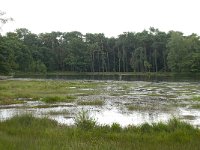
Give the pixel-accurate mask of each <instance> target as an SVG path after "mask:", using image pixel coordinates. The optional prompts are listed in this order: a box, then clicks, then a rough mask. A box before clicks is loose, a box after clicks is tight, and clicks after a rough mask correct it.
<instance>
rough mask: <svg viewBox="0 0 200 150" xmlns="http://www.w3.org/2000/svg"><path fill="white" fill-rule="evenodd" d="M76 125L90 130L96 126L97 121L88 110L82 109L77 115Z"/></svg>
mask: <svg viewBox="0 0 200 150" xmlns="http://www.w3.org/2000/svg"><path fill="white" fill-rule="evenodd" d="M75 125H76V126H77V127H78V128H81V129H84V130H89V129H93V128H94V127H95V126H96V121H95V120H94V119H93V118H91V117H90V116H89V112H88V111H84V110H82V111H80V112H79V113H78V114H77V115H76V117H75Z"/></svg>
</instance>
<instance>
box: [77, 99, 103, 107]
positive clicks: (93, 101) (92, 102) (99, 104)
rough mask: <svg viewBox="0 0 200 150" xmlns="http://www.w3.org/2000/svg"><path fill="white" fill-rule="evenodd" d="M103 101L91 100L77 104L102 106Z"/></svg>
mask: <svg viewBox="0 0 200 150" xmlns="http://www.w3.org/2000/svg"><path fill="white" fill-rule="evenodd" d="M104 103H105V102H104V101H103V100H91V101H88V100H87V101H78V102H77V104H78V105H98V106H102V105H104Z"/></svg>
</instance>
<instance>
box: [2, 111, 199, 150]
mask: <svg viewBox="0 0 200 150" xmlns="http://www.w3.org/2000/svg"><path fill="white" fill-rule="evenodd" d="M88 119H89V120H88ZM79 121H80V122H77V123H78V125H77V126H74V127H72V126H65V125H59V124H57V123H56V122H55V121H52V120H49V119H47V118H34V117H33V116H30V115H25V116H16V117H14V118H12V119H10V120H7V121H3V122H0V135H1V136H0V149H6V150H21V149H28V150H35V149H44V150H47V149H48V150H49V149H70V150H82V149H87V150H124V149H125V150H132V149H136V150H146V149H148V150H160V149H162V150H198V149H199V147H200V142H199V139H200V130H199V129H197V128H194V127H192V126H191V125H189V124H187V123H184V122H181V121H179V120H177V119H172V120H170V121H169V122H168V123H166V124H164V123H156V124H147V123H146V124H143V125H141V126H129V127H126V128H121V127H120V126H119V125H118V124H116V123H115V124H113V125H111V126H108V125H103V126H100V125H97V124H95V123H94V122H89V123H88V121H91V120H90V118H87V115H86V116H84V114H82V113H81V114H80V120H79ZM84 121H87V123H85V122H84ZM80 125H82V126H80ZM85 125H87V126H85Z"/></svg>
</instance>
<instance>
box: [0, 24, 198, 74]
mask: <svg viewBox="0 0 200 150" xmlns="http://www.w3.org/2000/svg"><path fill="white" fill-rule="evenodd" d="M1 21H3V20H1ZM15 71H22V72H43V73H44V72H46V71H78V72H131V71H134V72H165V71H173V72H199V71H200V40H199V36H198V35H196V34H192V35H189V36H184V35H183V33H181V32H175V31H170V32H168V33H165V32H162V31H159V30H158V29H155V28H152V27H151V28H150V29H149V30H144V31H142V32H137V33H135V32H124V33H122V34H120V35H119V36H118V37H116V38H115V37H110V38H108V37H106V36H105V35H104V34H103V33H95V34H93V33H87V34H85V35H83V34H82V33H80V32H78V31H73V32H51V33H41V34H34V33H31V32H30V31H29V30H28V29H25V28H21V29H17V30H16V31H15V32H9V33H7V34H6V35H4V36H2V35H0V73H8V72H15Z"/></svg>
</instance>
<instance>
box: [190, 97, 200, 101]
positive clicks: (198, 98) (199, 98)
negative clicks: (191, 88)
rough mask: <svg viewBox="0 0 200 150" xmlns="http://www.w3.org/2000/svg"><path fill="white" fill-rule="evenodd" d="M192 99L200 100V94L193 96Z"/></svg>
mask: <svg viewBox="0 0 200 150" xmlns="http://www.w3.org/2000/svg"><path fill="white" fill-rule="evenodd" d="M192 100H193V101H200V96H194V97H192Z"/></svg>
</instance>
